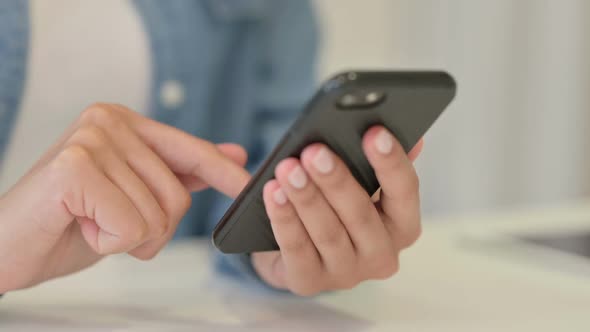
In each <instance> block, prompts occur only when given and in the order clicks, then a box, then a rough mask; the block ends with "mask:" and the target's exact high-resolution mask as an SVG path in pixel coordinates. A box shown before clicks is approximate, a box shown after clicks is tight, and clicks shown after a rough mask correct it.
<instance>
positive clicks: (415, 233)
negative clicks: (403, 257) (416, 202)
mask: <svg viewBox="0 0 590 332" xmlns="http://www.w3.org/2000/svg"><path fill="white" fill-rule="evenodd" d="M415 224H416V226H414V227H413V229H412V231H411V233H410V236H409V243H408V246H411V245H413V244H414V243H416V241H418V239H419V238H420V236H422V223H421V222H420V221H417V222H416V223H415Z"/></svg>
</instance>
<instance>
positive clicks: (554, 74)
mask: <svg viewBox="0 0 590 332" xmlns="http://www.w3.org/2000/svg"><path fill="white" fill-rule="evenodd" d="M292 1H298V0H292ZM33 3H34V4H35V6H34V7H33V10H32V12H31V15H32V17H33V19H34V20H35V22H37V24H36V26H34V27H33V28H34V29H36V30H35V31H34V33H35V32H37V33H38V34H41V33H44V36H45V37H44V38H45V39H43V40H44V43H45V44H43V45H41V46H39V48H40V49H41V48H43V47H45V48H47V49H51V50H52V52H53V53H51V54H45V53H39V52H38V53H35V52H33V55H32V60H31V63H32V64H33V65H37V66H39V67H42V68H43V71H37V72H35V71H32V72H31V73H30V75H32V76H34V75H39V74H43V75H45V76H47V77H56V78H59V79H61V80H66V82H68V81H67V79H68V78H67V77H66V78H65V79H64V78H63V77H62V76H63V75H62V74H61V71H62V69H61V67H59V66H55V65H54V64H53V63H52V61H54V60H55V59H56V57H62V55H63V54H64V51H61V50H59V49H58V50H57V51H56V50H55V48H56V47H59V45H61V44H60V42H63V41H62V40H67V39H68V38H69V39H73V38H76V33H77V31H78V30H77V29H78V28H75V29H74V28H68V27H71V26H74V27H81V26H86V25H84V22H86V21H92V17H96V16H97V15H98V16H100V15H104V16H108V17H109V18H110V20H111V21H113V22H116V24H114V23H113V26H116V27H118V28H117V30H116V31H112V29H111V30H109V29H103V28H102V27H101V28H100V29H99V28H98V27H97V28H95V29H94V30H93V29H90V28H92V27H90V28H88V27H87V26H86V29H85V30H84V31H85V32H84V33H85V34H87V35H88V36H89V37H88V38H89V39H92V40H93V43H94V44H95V45H86V44H80V43H79V44H77V45H76V47H77V49H79V51H80V52H81V53H80V54H81V55H82V56H80V57H79V58H80V59H86V58H87V59H88V60H87V61H88V64H86V68H89V69H88V71H89V72H90V73H92V70H95V69H94V68H95V62H93V61H95V58H93V57H92V56H86V55H88V54H90V53H92V52H93V51H92V50H93V49H95V48H97V47H100V45H110V44H112V43H114V42H116V43H117V44H116V46H115V48H117V49H119V50H121V51H120V52H119V58H117V59H118V60H117V62H115V64H116V63H125V64H128V65H129V68H126V69H127V70H129V71H131V72H133V75H134V77H136V78H137V79H136V81H138V82H144V83H142V84H141V86H139V85H138V86H137V87H136V89H119V88H117V87H116V86H115V85H112V86H111V85H108V86H101V88H102V89H103V90H104V91H102V90H101V91H102V94H98V95H97V94H96V92H95V91H93V90H92V89H83V91H77V93H76V94H75V95H69V96H68V98H54V100H53V101H54V102H56V104H55V105H53V104H52V105H51V107H50V108H52V112H53V113H49V112H47V113H30V114H29V113H26V112H24V113H23V114H21V115H20V116H21V117H22V118H23V119H26V120H28V123H31V124H35V126H37V127H34V128H33V127H22V128H20V129H18V128H17V130H16V136H15V137H17V138H18V137H28V136H27V135H29V134H28V133H30V132H37V133H39V132H40V131H44V132H45V131H47V132H48V133H47V134H46V136H47V137H58V135H59V134H60V133H61V132H62V131H63V130H64V128H65V126H66V124H67V123H69V122H71V121H73V119H75V117H77V113H75V112H69V113H67V114H65V113H64V115H60V114H61V113H59V112H61V110H64V109H72V105H80V106H79V107H76V108H73V109H74V110H80V109H83V107H85V106H86V105H88V104H89V102H90V101H94V100H96V99H97V98H99V99H100V98H102V99H105V100H115V101H118V102H121V103H123V104H126V105H129V106H130V107H132V108H134V109H144V108H146V106H145V105H143V104H144V103H143V102H136V103H134V100H143V99H142V97H141V93H143V92H144V90H147V89H148V87H147V86H148V85H149V79H148V77H147V75H148V68H149V63H148V59H147V58H146V59H143V60H142V61H138V60H137V59H135V58H134V57H135V55H136V54H137V53H138V52H141V48H142V47H145V45H144V44H146V43H147V41H146V40H142V39H139V38H137V36H138V35H141V33H142V32H141V28H142V27H141V25H140V22H139V21H138V20H137V18H136V20H129V19H128V16H125V15H129V14H126V12H124V11H122V10H120V11H114V10H110V9H111V8H118V7H122V6H121V5H120V4H121V2H117V1H110V2H102V1H100V2H99V1H96V2H88V3H85V4H84V5H80V4H79V3H77V2H76V1H71V0H70V1H63V0H62V1H61V2H60V4H59V5H55V3H53V2H43V1H35V2H33ZM129 3H131V2H129ZM313 5H314V6H315V9H316V16H317V18H318V21H319V23H320V29H321V49H320V57H319V72H318V77H317V78H318V81H321V80H324V79H325V78H327V77H328V76H331V75H332V74H333V73H334V72H336V71H340V70H344V69H351V68H353V69H354V68H361V69H365V68H375V69H380V68H381V69H404V68H411V69H415V68H419V69H444V70H447V71H449V72H450V73H452V74H453V76H454V77H455V78H456V80H457V82H458V95H457V98H456V99H455V101H454V102H453V103H452V104H451V106H450V108H449V109H448V110H447V111H446V113H445V114H443V116H442V117H441V118H440V120H439V121H438V122H437V123H436V125H435V126H434V127H433V128H432V130H431V131H430V132H429V133H428V134H427V137H426V145H425V149H424V153H423V154H422V156H421V157H420V158H419V160H418V161H417V168H418V172H419V175H420V177H421V189H422V204H423V211H424V213H425V215H432V214H462V213H474V212H481V211H486V210H492V209H499V208H512V207H516V206H524V205H526V206H528V205H546V204H551V203H557V202H560V201H564V200H570V199H575V198H577V197H581V196H585V195H588V194H590V111H589V108H590V36H589V35H588V32H589V31H590V1H586V0H561V1H558V0H520V1H513V0H494V1H487V0H363V1H355V0H313ZM128 6H129V8H131V7H130V5H128ZM64 8H67V9H68V10H70V11H71V12H72V13H73V14H71V15H69V17H68V19H67V20H64V22H66V23H63V24H62V25H59V24H56V23H55V22H54V21H52V20H51V19H50V18H59V20H61V18H60V17H61V16H62V10H64ZM128 10H129V9H128ZM54 25H55V26H61V27H62V30H63V31H62V30H59V31H57V32H56V31H54V30H51V29H49V27H52V26H54ZM39 31H40V32H39ZM113 35H116V36H118V37H117V38H114V37H113ZM51 36H53V37H51ZM63 36H65V37H63ZM51 38H53V39H51ZM43 40H42V41H43ZM129 40H133V41H134V42H133V43H130V42H129ZM101 43H102V44H101ZM37 45H39V44H38V43H37ZM55 45H57V46H55ZM84 52H87V53H84ZM88 52H90V53H88ZM52 54H53V57H52V56H51V55H52ZM67 54H70V53H67ZM72 54H78V53H72ZM90 55H92V54H90ZM57 60H59V58H58V59H57ZM80 61H82V60H80ZM107 62H108V61H107ZM80 64H81V65H84V62H80ZM103 65H104V64H103ZM108 68H110V67H108ZM113 68H114V69H111V71H113V72H119V71H120V70H118V69H117V67H116V66H115V67H113ZM87 74H88V73H86V71H80V72H76V73H74V74H72V75H73V76H72V77H73V78H72V79H71V81H72V82H79V80H83V82H86V78H84V77H85V75H86V76H92V75H90V74H88V75H87ZM60 75H62V76H60ZM91 79H92V77H91V78H89V79H88V80H91ZM31 81H33V82H42V83H43V81H42V80H40V79H32V80H31ZM59 82H61V81H59ZM75 84H78V83H75ZM80 85H82V86H83V85H84V84H80ZM76 86H77V85H76ZM33 88H36V89H37V90H36V91H40V92H39V93H40V95H39V96H36V97H39V98H37V99H35V102H37V103H40V104H39V105H43V106H47V103H48V101H47V100H45V97H46V95H59V93H63V92H62V90H63V88H62V84H61V83H60V84H55V85H54V86H34V87H33ZM173 92H174V91H173ZM29 99H31V100H32V99H33V98H32V97H30V98H29ZM35 105H37V104H35ZM30 108H35V107H32V106H31V107H30ZM62 113H63V112H62ZM56 114H57V115H56ZM23 122H27V121H23ZM39 124H41V125H39ZM19 135H20V136H19ZM17 138H15V139H14V144H13V146H12V155H11V156H13V157H16V158H11V160H7V164H6V165H4V167H3V169H2V170H1V172H0V180H1V179H4V181H0V192H3V191H4V190H6V189H7V188H8V187H9V185H11V184H12V183H13V182H14V181H15V180H16V179H17V178H18V177H20V176H21V175H22V174H23V173H24V170H26V169H28V167H30V165H32V164H33V162H34V161H35V160H36V159H37V158H38V157H39V156H40V155H41V153H42V151H44V150H45V149H46V148H47V147H46V145H48V144H49V143H46V144H45V143H44V144H38V142H33V141H32V140H27V139H17ZM50 141H52V140H48V141H47V142H50ZM17 143H18V144H17ZM19 144H20V145H19ZM35 144H36V145H35ZM13 160H16V161H13ZM2 174H3V175H2Z"/></svg>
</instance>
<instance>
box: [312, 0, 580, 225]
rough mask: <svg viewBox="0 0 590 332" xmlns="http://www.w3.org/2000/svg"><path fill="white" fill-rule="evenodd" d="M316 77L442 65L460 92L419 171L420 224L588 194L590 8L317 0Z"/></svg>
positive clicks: (576, 4)
mask: <svg viewBox="0 0 590 332" xmlns="http://www.w3.org/2000/svg"><path fill="white" fill-rule="evenodd" d="M315 5H316V8H317V10H318V17H319V18H320V22H321V28H322V31H323V38H322V42H323V44H322V51H321V62H320V67H319V68H320V74H319V76H320V77H319V78H320V79H323V78H325V77H327V76H329V75H330V74H331V73H333V72H334V71H337V70H341V69H347V68H366V67H372V68H428V69H430V68H439V69H445V70H448V71H449V72H451V73H452V74H453V75H454V76H455V78H456V80H457V82H458V95H457V98H456V99H455V101H454V102H453V103H452V104H451V106H450V107H449V108H448V109H447V112H446V113H445V114H444V115H443V116H442V117H441V118H440V120H439V121H438V122H437V123H436V124H435V126H434V127H433V128H432V130H431V131H430V132H429V133H428V134H427V136H426V139H425V141H426V145H425V149H424V152H423V154H422V155H421V157H420V158H419V160H418V162H417V168H418V172H419V175H420V177H421V191H422V199H423V210H424V213H425V215H432V214H456V213H457V214H462V213H472V212H479V211H486V210H491V209H497V208H514V207H517V206H523V205H526V206H529V205H530V206H534V205H546V204H551V203H558V202H560V201H564V200H570V199H575V198H577V197H580V196H584V195H588V194H589V192H590V36H589V35H588V32H589V31H590V2H588V1H585V0H565V1H550V0H525V1H512V0H495V1H485V0H478V1H473V0H418V1H416V0H364V1H352V0H345V1H342V0H338V1H336V0H315Z"/></svg>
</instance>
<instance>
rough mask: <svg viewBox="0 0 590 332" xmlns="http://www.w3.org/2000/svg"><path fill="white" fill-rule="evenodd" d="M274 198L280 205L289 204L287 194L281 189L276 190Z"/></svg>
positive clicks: (273, 194)
mask: <svg viewBox="0 0 590 332" xmlns="http://www.w3.org/2000/svg"><path fill="white" fill-rule="evenodd" d="M272 198H273V199H274V201H275V203H277V204H278V205H284V204H285V203H287V195H285V192H284V191H283V189H281V188H279V189H277V190H275V191H274V192H273V193H272Z"/></svg>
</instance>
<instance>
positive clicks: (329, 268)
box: [252, 126, 422, 296]
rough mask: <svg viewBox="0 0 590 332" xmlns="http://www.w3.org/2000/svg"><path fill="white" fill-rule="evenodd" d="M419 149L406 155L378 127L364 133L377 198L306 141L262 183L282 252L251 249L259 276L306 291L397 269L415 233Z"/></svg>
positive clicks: (348, 285) (417, 227) (335, 287)
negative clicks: (297, 155)
mask: <svg viewBox="0 0 590 332" xmlns="http://www.w3.org/2000/svg"><path fill="white" fill-rule="evenodd" d="M421 148H422V141H420V142H419V143H418V144H417V145H416V147H415V148H414V149H413V150H412V151H411V152H410V153H409V154H408V155H406V153H405V152H404V150H403V148H402V146H401V145H400V144H399V142H397V141H396V139H395V138H394V137H393V135H392V134H391V133H390V132H389V131H387V130H386V129H384V128H383V127H381V126H377V127H373V128H371V129H370V130H368V131H367V133H366V134H365V136H364V138H363V149H364V152H365V155H366V157H367V159H368V160H369V162H370V164H371V165H372V167H373V169H374V170H375V173H376V175H377V178H378V180H379V183H380V185H381V190H380V193H379V194H377V195H375V197H370V196H369V195H368V194H367V193H366V191H365V190H364V189H363V188H362V187H361V185H360V184H359V183H358V182H357V181H356V180H355V178H354V177H353V176H352V174H351V172H350V171H349V170H348V169H347V167H346V165H345V164H344V162H343V161H342V160H341V159H339V158H338V157H337V156H336V155H335V154H334V153H333V152H331V151H330V150H329V149H328V148H327V147H326V146H325V145H322V144H313V145H310V146H309V147H307V148H306V149H305V150H304V151H303V153H302V154H301V158H300V160H298V159H296V158H289V159H286V160H283V161H282V162H281V163H280V164H279V165H278V166H277V168H276V171H275V177H276V180H271V181H269V182H268V183H267V184H266V186H265V188H264V203H265V205H266V211H267V213H268V215H269V217H270V220H271V225H272V228H273V232H274V235H275V237H276V240H277V242H278V244H279V246H280V248H281V250H280V251H275V252H262V253H254V254H253V255H252V260H253V265H254V268H255V269H256V271H257V272H258V274H259V275H260V277H261V278H262V279H263V280H264V281H266V282H267V283H269V284H270V285H272V286H273V287H276V288H279V289H288V290H290V291H291V292H293V293H295V294H298V295H303V296H309V295H314V294H317V293H319V292H322V291H331V290H339V289H350V288H352V287H355V286H356V285H357V284H359V283H360V282H362V281H364V280H369V279H385V278H389V277H391V276H392V275H394V274H395V273H396V272H397V271H398V268H399V253H400V251H401V250H403V249H404V248H406V247H408V246H410V245H411V244H413V243H414V242H415V241H416V239H417V238H418V236H419V235H420V230H421V228H420V198H419V190H418V176H417V175H416V171H415V170H414V167H413V165H412V161H413V160H414V159H415V158H416V157H417V155H418V154H419V153H420V150H421ZM377 196H379V197H377Z"/></svg>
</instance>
